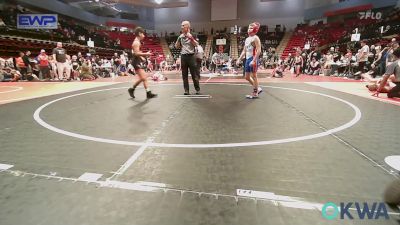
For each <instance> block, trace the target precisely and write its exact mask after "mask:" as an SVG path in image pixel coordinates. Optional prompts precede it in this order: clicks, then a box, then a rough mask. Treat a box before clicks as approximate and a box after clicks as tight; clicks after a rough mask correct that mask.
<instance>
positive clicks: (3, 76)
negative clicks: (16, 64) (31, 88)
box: [0, 67, 21, 82]
mask: <svg viewBox="0 0 400 225" xmlns="http://www.w3.org/2000/svg"><path fill="white" fill-rule="evenodd" d="M20 77H21V74H20V73H19V72H18V71H17V70H13V69H11V68H10V67H6V68H4V69H0V82H16V81H18V80H19V79H20Z"/></svg>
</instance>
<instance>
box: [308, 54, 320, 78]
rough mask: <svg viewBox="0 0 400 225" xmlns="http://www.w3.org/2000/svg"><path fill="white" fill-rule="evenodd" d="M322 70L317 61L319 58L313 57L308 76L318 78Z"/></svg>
mask: <svg viewBox="0 0 400 225" xmlns="http://www.w3.org/2000/svg"><path fill="white" fill-rule="evenodd" d="M320 69H321V65H320V64H319V62H318V61H317V58H315V57H313V58H312V59H311V62H310V67H309V70H308V75H314V76H318V75H319V72H320Z"/></svg>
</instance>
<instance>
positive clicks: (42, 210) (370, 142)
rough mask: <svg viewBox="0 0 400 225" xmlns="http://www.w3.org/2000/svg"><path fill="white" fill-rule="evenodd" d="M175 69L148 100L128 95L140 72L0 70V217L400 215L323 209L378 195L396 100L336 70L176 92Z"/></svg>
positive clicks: (203, 219)
mask: <svg viewBox="0 0 400 225" xmlns="http://www.w3.org/2000/svg"><path fill="white" fill-rule="evenodd" d="M171 77H172V78H174V76H173V75H172V76H171ZM175 78H176V79H169V81H166V82H158V83H155V82H150V83H151V85H152V86H151V89H152V91H153V92H155V93H157V94H159V97H158V98H155V99H150V100H146V99H145V91H144V90H143V89H142V88H141V89H138V90H137V91H136V96H137V97H136V99H131V98H130V97H129V95H128V93H127V89H128V87H129V86H130V85H131V84H130V82H129V81H130V80H132V78H123V79H121V80H118V82H117V81H111V80H104V81H103V82H87V83H86V82H81V83H14V84H7V83H4V84H0V104H2V105H0V109H1V110H0V118H1V123H0V135H1V139H0V141H1V147H0V190H1V191H0V204H1V210H0V218H1V219H0V221H1V222H0V224H2V225H15V224H24V225H29V224H35V225H37V224H49V225H55V224H96V225H100V224H107V225H109V224H118V225H125V224H138V225H156V224H171V225H180V224H181V225H189V224H190V225H194V224H215V225H224V224H226V225H234V224H237V225H253V224H260V225H261V224H272V225H280V224H297V225H298V224H307V225H309V224H399V222H398V221H397V220H398V219H399V214H398V213H397V212H393V211H390V209H389V208H388V210H389V211H388V212H389V214H390V219H389V220H386V219H378V220H361V219H359V218H357V217H355V219H354V220H349V219H347V220H341V219H339V218H336V219H334V220H327V219H325V218H323V216H322V214H321V207H322V206H323V205H324V204H325V203H327V202H333V203H335V204H337V205H339V204H340V203H341V202H346V203H347V202H368V203H369V204H372V203H373V202H382V194H383V192H384V190H385V187H386V186H387V185H388V184H389V183H390V182H391V181H393V180H394V179H396V176H397V175H396V171H395V169H394V168H392V167H390V165H388V164H386V163H385V158H387V157H389V156H396V155H399V150H398V148H399V147H398V146H400V139H399V138H398V137H399V132H398V124H400V110H399V105H398V102H395V101H394V102H392V103H388V102H387V101H386V100H384V101H377V100H374V99H371V98H366V97H362V96H359V95H356V94H349V93H345V92H343V91H338V90H332V88H327V87H323V86H324V85H322V84H326V83H329V84H330V86H338V87H342V86H341V84H340V82H343V83H344V84H345V85H348V84H350V83H353V85H358V86H360V87H363V84H362V83H360V82H354V81H343V80H337V79H336V78H331V79H327V78H326V79H321V78H318V77H315V78H314V77H306V78H302V79H297V80H296V79H284V80H272V79H271V78H267V77H266V76H262V79H261V81H262V85H263V89H264V92H263V93H262V94H261V95H260V98H259V99H255V100H249V99H245V95H246V94H249V93H250V91H251V87H250V86H248V85H247V83H246V82H245V80H243V79H235V78H227V79H223V78H215V79H214V78H211V77H210V78H203V79H202V85H201V87H202V95H201V96H182V94H183V88H182V83H181V81H180V80H179V77H178V76H177V75H176V77H175ZM313 81H315V83H318V82H321V84H319V85H315V84H314V83H313ZM191 88H192V92H193V86H192V85H191ZM39 94H40V95H39ZM385 101H386V102H385ZM351 210H353V211H354V212H355V211H356V209H355V208H354V207H353V208H352V209H351Z"/></svg>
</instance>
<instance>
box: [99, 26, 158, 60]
mask: <svg viewBox="0 0 400 225" xmlns="http://www.w3.org/2000/svg"><path fill="white" fill-rule="evenodd" d="M98 33H99V34H101V35H103V36H105V37H108V38H110V39H111V40H114V41H117V40H119V42H120V46H121V47H122V48H123V49H127V50H129V51H130V49H131V48H132V43H133V41H134V40H135V35H134V34H133V33H126V32H118V31H104V30H103V31H98ZM142 51H151V52H153V53H154V54H153V56H152V57H151V59H153V58H155V57H157V56H159V55H162V56H163V57H164V52H163V50H162V47H161V44H160V39H159V38H157V37H151V36H146V38H145V39H144V40H143V46H142Z"/></svg>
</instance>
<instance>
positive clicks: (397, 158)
mask: <svg viewBox="0 0 400 225" xmlns="http://www.w3.org/2000/svg"><path fill="white" fill-rule="evenodd" d="M385 163H386V164H388V165H389V166H390V167H392V168H393V169H395V170H397V171H400V155H392V156H388V157H386V158H385Z"/></svg>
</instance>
